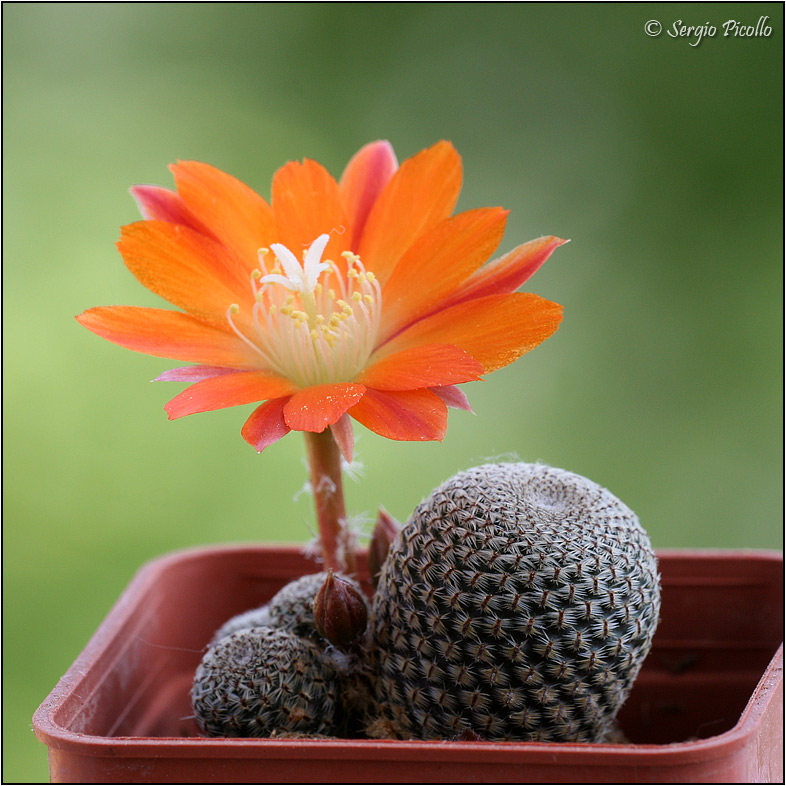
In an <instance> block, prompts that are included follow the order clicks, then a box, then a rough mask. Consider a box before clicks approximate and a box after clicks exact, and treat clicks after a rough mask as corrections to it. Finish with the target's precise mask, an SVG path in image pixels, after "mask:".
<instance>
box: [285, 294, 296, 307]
mask: <svg viewBox="0 0 786 786" xmlns="http://www.w3.org/2000/svg"><path fill="white" fill-rule="evenodd" d="M294 302H295V296H294V295H290V296H289V297H288V298H287V299H286V300H285V301H284V305H285V306H291V305H292V304H293V303H294Z"/></svg>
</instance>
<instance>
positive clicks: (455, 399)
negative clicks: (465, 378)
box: [429, 385, 475, 415]
mask: <svg viewBox="0 0 786 786" xmlns="http://www.w3.org/2000/svg"><path fill="white" fill-rule="evenodd" d="M429 390H430V391H431V392H432V393H436V394H437V395H438V396H439V397H440V398H441V399H442V400H443V401H444V402H445V403H446V404H447V405H448V406H449V407H453V409H463V410H466V411H467V412H471V413H472V414H473V415H474V414H475V410H473V409H472V405H471V404H470V403H469V399H468V398H467V396H466V394H465V393H464V391H463V390H461V388H457V387H456V386H455V385H444V386H443V387H439V388H429Z"/></svg>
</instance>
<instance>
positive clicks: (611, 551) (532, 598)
mask: <svg viewBox="0 0 786 786" xmlns="http://www.w3.org/2000/svg"><path fill="white" fill-rule="evenodd" d="M659 607H660V590H659V577H658V572H657V563H656V560H655V556H654V554H653V552H652V549H651V547H650V543H649V539H648V537H647V535H646V533H645V532H644V530H643V529H642V527H641V525H640V524H639V521H638V519H637V518H636V516H635V514H634V513H633V512H632V511H631V510H630V509H628V508H627V507H626V506H625V505H624V504H623V503H622V502H620V501H619V500H618V499H617V498H616V497H614V496H613V495H612V494H611V493H610V492H608V491H607V490H606V489H604V488H601V487H600V486H598V485H597V484H595V483H593V482H592V481H590V480H587V479H586V478H583V477H581V476H579V475H575V474H572V473H570V472H566V471H565V470H560V469H553V468H551V467H547V466H544V465H539V464H496V465H494V464H489V465H484V466H480V467H476V468H474V469H471V470H468V471H466V472H462V473H459V474H458V475H456V476H455V477H453V478H451V479H450V480H448V481H447V482H445V483H444V484H442V485H441V486H440V487H439V488H437V489H436V490H435V491H434V492H433V493H432V494H431V496H430V497H429V498H428V499H426V500H425V501H424V502H422V503H421V504H420V505H419V506H418V507H417V508H416V510H415V511H414V513H413V515H412V517H411V519H410V520H409V522H408V523H407V524H406V525H405V527H404V529H403V531H402V532H401V533H399V535H398V536H397V538H396V540H395V541H394V543H393V545H392V547H391V550H390V553H389V554H388V557H387V559H386V561H385V563H384V566H383V568H382V572H381V575H380V578H379V583H378V586H377V592H376V595H375V600H374V610H373V616H374V618H375V622H374V625H375V631H374V636H375V644H374V651H373V657H374V660H375V669H376V672H377V674H376V685H375V702H374V719H373V721H372V722H371V723H370V724H369V728H368V733H369V735H370V736H375V737H394V738H411V737H414V738H419V739H457V738H462V739H468V738H471V739H478V738H479V739H485V740H491V739H493V740H541V741H577V742H579V741H580V742H599V741H603V740H604V739H605V738H606V735H607V734H608V733H609V732H610V731H611V730H612V728H613V724H614V717H615V715H616V713H617V710H618V709H619V707H620V705H621V704H622V703H623V701H624V700H625V698H626V697H627V695H628V693H629V691H630V688H631V685H632V683H633V680H634V679H635V677H636V675H637V673H638V671H639V668H640V666H641V663H642V661H643V659H644V657H645V656H646V654H647V652H648V651H649V648H650V644H651V642H652V636H653V634H654V632H655V627H656V625H657V621H658V613H659Z"/></svg>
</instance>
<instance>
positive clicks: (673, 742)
mask: <svg viewBox="0 0 786 786" xmlns="http://www.w3.org/2000/svg"><path fill="white" fill-rule="evenodd" d="M659 557H660V564H661V571H662V575H663V608H662V615H663V619H662V622H661V624H660V627H659V629H658V632H657V635H656V637H655V643H654V646H653V650H652V652H651V654H650V656H649V658H648V659H647V661H646V663H645V665H644V668H643V669H642V672H641V674H640V676H639V679H638V681H637V683H636V686H635V688H634V690H633V694H632V695H631V697H630V699H629V700H628V702H627V704H626V705H625V707H624V709H623V711H622V712H621V714H620V722H621V725H622V728H623V730H624V732H625V734H626V735H627V736H628V738H629V739H630V740H631V741H632V744H629V745H586V744H566V743H549V744H541V743H511V742H509V743H493V742H450V743H444V742H397V741H374V740H346V741H331V740H318V741H312V740H308V741H301V740H264V739H263V740H251V739H204V738H201V737H199V736H198V732H197V728H196V725H195V724H194V722H193V720H192V719H191V718H190V717H189V716H190V715H191V709H190V706H189V699H188V696H189V689H190V684H191V677H192V674H193V671H194V669H195V668H196V665H197V663H198V662H199V660H200V657H201V653H202V650H203V648H204V646H205V644H206V643H207V641H208V640H209V638H210V637H211V635H212V633H213V631H214V630H215V629H216V628H217V627H218V626H219V624H220V623H222V622H223V621H224V620H226V619H227V618H228V617H230V616H232V615H233V614H236V613H238V612H240V611H244V610H246V609H248V608H251V607H253V606H255V605H259V604H261V603H263V602H265V601H266V600H267V599H269V598H270V596H271V595H272V594H273V593H274V592H275V591H276V590H277V589H278V588H279V587H280V586H282V585H283V584H284V583H286V582H287V581H288V580H290V579H292V578H295V577H297V576H300V575H302V574H304V573H310V572H313V571H314V565H313V563H311V562H308V561H307V560H306V559H305V558H303V557H302V556H301V555H300V552H299V550H298V549H297V548H295V547H261V546H259V547H254V546H248V547H238V546H230V547H218V548H206V549H198V550H189V551H183V552H178V553H176V554H173V555H170V556H166V557H163V558H161V559H158V560H155V561H153V562H151V563H149V564H148V565H146V566H145V567H143V568H142V569H141V570H140V571H139V573H138V574H137V576H136V577H135V578H134V580H133V582H132V583H131V585H130V586H129V587H128V589H127V590H126V591H125V592H124V594H123V595H122V597H121V598H120V600H119V601H118V602H117V604H116V605H115V607H114V608H113V609H112V611H111V612H110V613H109V616H108V617H107V618H106V620H105V621H104V623H103V624H102V625H101V627H100V628H99V630H98V631H97V633H96V634H95V635H94V636H93V638H92V639H91V641H90V643H89V644H88V645H87V647H86V648H85V650H84V652H83V653H82V654H81V655H80V656H79V658H78V659H77V660H76V662H75V663H74V665H73V666H72V667H71V669H69V671H68V673H67V674H66V675H65V677H63V679H62V680H61V681H60V682H59V683H58V685H57V687H55V689H54V690H53V691H52V693H51V694H50V695H49V697H48V698H47V699H46V701H44V703H43V704H42V705H41V706H40V707H39V709H38V711H37V712H36V714H35V717H34V721H33V722H34V726H35V733H36V735H37V736H38V738H39V739H40V740H41V741H42V742H44V743H45V744H46V745H47V746H48V748H49V762H50V773H51V777H52V781H54V782H71V783H94V782H95V783H98V782H100V783H151V782H159V783H161V782H179V783H205V782H220V783H265V782H278V783H291V782H295V783H308V782H312V783H313V782H318V783H333V782H336V783H392V782H405V783H433V782H439V783H463V782H472V783H488V782H493V783H504V782H519V783H520V782H543V783H546V782H562V783H591V782H617V783H621V782H637V783H669V782H672V783H674V782H682V783H686V782H694V783H698V782H726V783H729V782H750V781H755V782H768V781H782V778H783V648H782V646H781V647H779V644H780V642H781V640H782V620H783V597H782V593H781V590H782V567H783V559H782V556H781V555H780V554H775V553H769V552H751V553H749V552H726V553H724V552H696V551H686V552H680V551H665V552H661V553H660V554H659Z"/></svg>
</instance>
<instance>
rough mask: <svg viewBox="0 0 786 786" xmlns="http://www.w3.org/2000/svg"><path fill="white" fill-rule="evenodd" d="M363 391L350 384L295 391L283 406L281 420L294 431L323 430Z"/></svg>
mask: <svg viewBox="0 0 786 786" xmlns="http://www.w3.org/2000/svg"><path fill="white" fill-rule="evenodd" d="M365 392H366V388H365V387H364V386H363V385H357V384H353V383H351V382H342V383H338V384H334V385H314V386H312V387H308V388H303V389H302V390H298V392H297V393H295V395H293V396H292V398H290V399H289V401H288V402H287V404H286V406H285V407H284V420H285V421H286V423H287V425H288V426H289V427H290V428H291V429H294V430H295V431H316V432H320V431H324V430H325V428H326V427H327V426H332V425H333V424H334V423H336V422H337V421H338V420H339V418H341V416H342V415H343V414H344V413H345V412H346V411H347V410H348V409H349V408H350V407H351V406H353V405H354V404H357V402H358V401H360V399H362V398H363V394H364V393H365Z"/></svg>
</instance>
